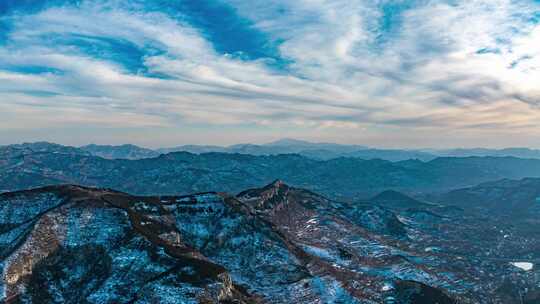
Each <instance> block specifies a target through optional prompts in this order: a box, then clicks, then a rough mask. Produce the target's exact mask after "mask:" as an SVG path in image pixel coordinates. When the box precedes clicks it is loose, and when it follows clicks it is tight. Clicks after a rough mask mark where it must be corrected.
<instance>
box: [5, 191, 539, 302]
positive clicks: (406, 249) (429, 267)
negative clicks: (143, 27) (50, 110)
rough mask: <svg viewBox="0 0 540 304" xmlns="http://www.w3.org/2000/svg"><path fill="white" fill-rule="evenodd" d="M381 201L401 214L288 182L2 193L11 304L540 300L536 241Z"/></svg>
mask: <svg viewBox="0 0 540 304" xmlns="http://www.w3.org/2000/svg"><path fill="white" fill-rule="evenodd" d="M374 199H378V200H379V201H380V202H383V201H385V200H388V199H390V200H391V201H393V203H392V206H393V207H392V208H387V207H384V206H383V205H384V204H382V205H378V204H374V203H369V202H365V203H351V202H349V203H347V202H340V201H335V200H330V199H327V198H325V197H323V196H320V195H318V194H316V193H313V192H311V191H308V190H304V189H300V188H295V187H290V186H288V185H286V184H284V183H283V182H281V181H274V182H273V183H271V184H268V185H267V186H265V187H262V188H252V189H248V190H244V191H241V192H240V193H238V194H237V195H231V194H226V193H217V192H208V193H198V194H192V195H184V196H163V195H160V196H133V195H129V194H126V193H122V192H117V191H114V190H110V189H100V188H88V187H81V186H74V185H60V186H48V187H44V188H37V189H33V190H25V191H18V192H10V193H4V194H1V195H0V210H1V212H0V227H1V230H0V259H1V261H2V262H1V263H0V267H2V270H3V277H4V279H3V281H2V282H3V285H2V290H3V292H2V295H3V297H4V299H3V301H4V302H6V303H28V302H30V303H388V304H390V303H402V304H423V303H439V304H453V303H463V304H468V303H480V304H484V303H485V304H488V303H495V304H503V303H504V304H514V303H515V304H518V303H519V304H521V303H525V304H533V303H538V301H539V300H540V293H539V290H540V289H539V288H538V286H537V285H536V284H537V281H536V279H535V277H534V275H531V273H530V272H526V271H522V270H520V269H519V268H517V267H515V266H513V265H512V264H511V263H509V261H530V260H535V259H539V258H540V256H539V255H538V253H539V252H540V251H532V252H529V253H527V252H526V251H520V250H518V249H523V247H524V246H526V245H527V244H535V243H536V244H538V243H539V242H538V241H540V240H539V239H538V234H530V233H523V232H522V231H520V230H519V229H518V228H515V227H514V226H513V225H512V223H511V222H507V221H504V218H502V219H500V218H498V217H496V216H492V217H487V218H479V216H481V215H475V214H474V213H470V214H469V213H466V212H465V211H463V210H462V211H459V208H458V209H456V208H452V207H448V206H444V205H440V204H437V203H429V204H426V203H422V202H419V201H416V200H415V199H413V198H411V197H407V196H406V195H404V194H401V193H397V192H391V193H385V194H383V195H380V196H378V197H375V198H374ZM400 200H402V201H401V205H400V204H399V201H400ZM407 205H409V206H411V207H414V208H408V209H406V208H404V207H406V206H407ZM419 206H422V207H424V208H421V209H419ZM394 207H396V208H394ZM538 215H539V214H536V216H538ZM456 221H459V222H460V225H455V224H454V223H455V222H456ZM494 226H496V227H494ZM480 232H482V233H480ZM508 233H511V234H512V237H511V238H508V239H507V240H506V241H505V242H503V243H501V239H503V238H504V235H506V234H508Z"/></svg>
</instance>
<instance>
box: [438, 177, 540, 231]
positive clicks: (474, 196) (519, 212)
mask: <svg viewBox="0 0 540 304" xmlns="http://www.w3.org/2000/svg"><path fill="white" fill-rule="evenodd" d="M435 199H438V200H439V201H440V202H441V203H446V204H450V203H452V204H455V205H457V206H460V207H462V208H465V209H467V210H474V211H480V212H484V213H497V214H504V215H514V216H523V215H532V214H534V215H536V216H538V215H540V178H524V179H520V180H512V179H502V180H498V181H492V182H486V183H482V184H480V185H476V186H473V187H468V188H463V189H456V190H453V191H450V192H448V193H444V194H441V195H439V196H435ZM538 224H540V223H538Z"/></svg>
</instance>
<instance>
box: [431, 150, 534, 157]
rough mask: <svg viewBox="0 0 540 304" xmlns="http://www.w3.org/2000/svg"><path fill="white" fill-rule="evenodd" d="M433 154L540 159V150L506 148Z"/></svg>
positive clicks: (435, 152)
mask: <svg viewBox="0 0 540 304" xmlns="http://www.w3.org/2000/svg"><path fill="white" fill-rule="evenodd" d="M431 153H433V154H435V155H438V156H449V157H467V156H494V157H504V156H511V157H518V158H534V159H540V150H535V149H529V148H506V149H486V148H474V149H451V150H438V151H431Z"/></svg>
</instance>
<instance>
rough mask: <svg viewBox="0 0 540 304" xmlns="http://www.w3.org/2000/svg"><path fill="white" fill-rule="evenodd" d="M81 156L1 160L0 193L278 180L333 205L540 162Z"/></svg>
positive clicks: (471, 180) (209, 186)
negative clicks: (68, 185)
mask: <svg viewBox="0 0 540 304" xmlns="http://www.w3.org/2000/svg"><path fill="white" fill-rule="evenodd" d="M78 151H82V150H78ZM76 152H77V150H76ZM81 153H83V154H78V153H69V154H66V153H58V152H56V151H55V152H32V151H29V152H28V153H26V154H17V153H15V154H12V153H11V154H0V190H4V191H6V190H19V189H27V188H29V187H38V186H44V185H49V184H58V183H73V184H81V185H87V186H99V187H108V188H113V189H118V190H120V191H126V192H130V193H134V194H152V193H162V194H165V193H167V194H178V193H193V192H204V191H224V192H237V191H240V190H242V189H246V188H251V187H254V186H256V185H260V184H266V183H269V182H271V181H272V180H274V179H283V180H286V181H287V182H288V183H290V184H292V185H294V186H297V187H303V188H307V189H310V190H312V191H316V192H318V193H322V194H324V195H327V196H329V197H332V198H344V199H357V198H366V197H371V196H373V195H375V194H377V193H379V192H381V191H384V190H387V189H395V190H397V191H406V192H409V193H411V192H432V191H445V190H449V189H456V188H461V187H467V186H471V185H475V184H479V183H482V182H487V181H492V180H497V179H502V178H513V179H515V178H523V177H540V160H525V159H518V158H493V157H486V158H481V157H471V158H438V159H435V160H432V161H429V162H422V161H403V162H389V161H383V160H362V159H358V158H336V159H331V160H326V161H321V160H314V159H310V158H307V157H303V156H300V155H297V154H296V155H295V154H286V155H271V156H254V155H246V154H231V153H203V154H192V153H187V152H177V153H169V154H165V155H160V156H158V157H156V158H145V159H140V160H121V159H114V160H109V159H104V158H101V157H96V156H90V155H86V154H84V153H88V152H86V151H82V152H81Z"/></svg>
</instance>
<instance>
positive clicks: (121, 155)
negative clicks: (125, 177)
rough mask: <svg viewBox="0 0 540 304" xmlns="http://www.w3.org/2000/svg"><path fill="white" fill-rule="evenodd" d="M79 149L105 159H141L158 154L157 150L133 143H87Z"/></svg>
mask: <svg viewBox="0 0 540 304" xmlns="http://www.w3.org/2000/svg"><path fill="white" fill-rule="evenodd" d="M80 149H81V150H83V151H86V152H88V153H90V154H92V155H94V156H99V157H103V158H107V159H142V158H152V157H157V156H159V154H160V153H159V152H157V151H154V150H150V149H146V148H141V147H139V146H135V145H120V146H109V145H95V144H92V145H87V146H82V147H80Z"/></svg>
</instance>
